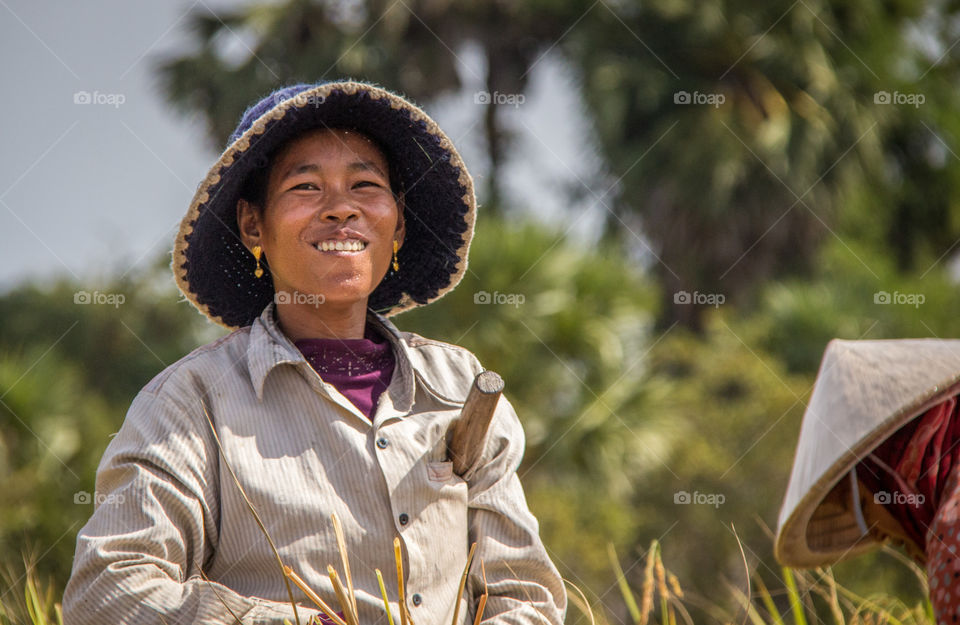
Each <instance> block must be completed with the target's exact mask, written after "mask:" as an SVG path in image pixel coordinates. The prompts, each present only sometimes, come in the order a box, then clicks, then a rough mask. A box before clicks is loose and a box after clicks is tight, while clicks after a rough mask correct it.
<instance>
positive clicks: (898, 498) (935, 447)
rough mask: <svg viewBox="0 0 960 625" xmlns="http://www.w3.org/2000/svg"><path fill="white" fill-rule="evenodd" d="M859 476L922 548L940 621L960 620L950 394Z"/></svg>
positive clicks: (958, 483)
mask: <svg viewBox="0 0 960 625" xmlns="http://www.w3.org/2000/svg"><path fill="white" fill-rule="evenodd" d="M857 476H858V477H859V478H860V479H861V480H862V481H863V482H864V483H865V484H866V485H867V486H869V487H870V488H871V489H872V490H873V492H874V493H875V497H876V499H877V501H878V502H879V503H882V504H884V506H885V507H886V509H887V510H888V511H889V512H890V513H891V514H892V515H893V517H894V518H895V519H897V521H899V522H900V524H901V525H902V526H903V528H904V530H906V532H907V534H908V535H909V536H910V538H911V539H913V541H914V542H916V544H917V545H919V546H920V547H922V548H923V549H924V551H925V553H926V558H927V574H928V577H929V580H930V599H931V602H932V604H933V608H934V614H935V615H936V618H937V623H958V622H960V559H958V557H957V555H958V554H960V514H958V512H960V507H958V506H960V479H958V478H960V416H958V402H957V398H956V397H951V398H949V399H947V400H945V401H943V402H941V403H939V404H937V405H936V406H933V407H932V408H930V409H928V410H927V411H926V412H925V413H923V415H921V416H919V417H917V418H916V419H914V420H912V421H911V422H910V423H908V424H906V425H904V426H903V427H902V428H900V429H899V430H897V431H896V432H895V433H894V434H893V435H892V436H890V438H888V439H887V440H886V441H884V442H883V443H882V444H881V445H880V446H879V447H878V448H877V449H876V450H875V451H874V452H873V454H871V456H870V457H868V458H866V459H864V461H863V462H861V463H860V465H859V466H858V467H857Z"/></svg>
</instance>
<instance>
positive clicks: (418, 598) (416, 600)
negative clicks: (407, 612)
mask: <svg viewBox="0 0 960 625" xmlns="http://www.w3.org/2000/svg"><path fill="white" fill-rule="evenodd" d="M411 598H412V599H413V605H420V604H421V603H423V597H421V596H420V595H419V593H418V594H416V595H414V596H413V597H411Z"/></svg>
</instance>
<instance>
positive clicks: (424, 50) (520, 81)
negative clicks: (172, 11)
mask: <svg viewBox="0 0 960 625" xmlns="http://www.w3.org/2000/svg"><path fill="white" fill-rule="evenodd" d="M586 6H587V3H586V2H585V0H566V1H561V0H535V1H528V2H500V1H498V2H489V1H487V0H468V1H463V0H461V1H458V2H453V0H409V1H407V2H392V1H388V0H353V1H350V0H347V1H343V0H287V1H285V2H280V3H276V4H266V3H264V4H253V5H250V6H248V7H244V8H242V9H230V10H225V11H220V12H217V13H212V12H210V11H209V10H204V11H200V10H198V11H196V12H194V13H192V15H191V18H190V19H191V26H192V29H193V31H194V33H195V36H196V41H197V46H198V49H197V50H196V51H195V52H192V53H190V54H186V55H183V56H180V57H177V58H173V59H168V60H166V61H165V62H163V63H162V64H161V66H160V76H161V79H162V81H163V86H164V91H165V93H166V95H167V97H168V98H169V99H170V101H171V102H172V103H173V104H174V105H175V106H177V107H179V108H181V109H182V110H185V111H187V112H190V113H194V112H200V113H201V114H202V115H203V116H204V119H205V120H206V122H207V126H208V128H209V132H210V138H211V139H212V140H213V142H214V144H215V145H216V146H217V147H219V146H221V145H224V144H225V142H226V140H227V137H228V136H229V135H230V133H231V132H232V131H233V128H234V126H235V125H236V122H237V120H239V118H240V115H241V114H242V113H243V111H244V108H245V107H246V106H248V105H249V104H250V103H251V102H254V101H256V100H257V99H258V98H260V97H263V96H264V95H266V94H267V93H269V92H270V91H271V90H272V89H274V88H276V87H277V86H279V85H283V84H291V83H294V82H316V81H319V80H324V79H327V80H331V79H341V78H343V77H355V78H359V79H363V80H367V81H372V82H375V83H378V84H382V85H385V86H387V88H389V89H391V90H396V91H400V92H403V93H405V94H406V95H408V96H409V97H411V98H414V99H415V100H420V101H426V100H430V99H433V98H436V97H437V96H439V95H442V94H445V93H450V92H453V91H456V90H457V89H459V88H460V87H461V75H462V74H464V73H474V75H473V76H470V77H469V78H470V82H474V83H478V84H480V85H482V91H484V92H486V93H487V94H488V96H489V95H490V94H497V93H499V94H504V95H507V94H520V93H523V91H524V90H525V89H526V86H527V79H528V77H529V72H530V70H531V69H532V68H533V67H534V66H535V65H536V63H537V62H539V60H540V58H541V56H542V55H543V54H544V53H545V52H546V51H547V50H548V49H550V48H551V47H553V45H554V44H555V43H556V41H557V40H558V39H559V38H560V36H561V34H562V33H563V31H564V29H566V28H567V27H568V26H569V25H570V24H571V22H573V21H574V20H576V19H577V17H578V16H579V15H581V14H582V13H583V11H584V8H585V7H586ZM238 41H239V46H241V47H242V48H244V49H245V51H244V52H240V53H238V54H235V55H231V54H230V53H229V51H230V50H234V51H236V50H237V49H238ZM468 43H470V44H474V45H476V46H478V47H479V50H480V52H481V54H482V58H483V62H484V65H485V68H484V70H482V71H484V74H483V75H482V76H481V75H479V74H477V73H475V72H476V70H474V69H471V68H469V67H467V66H466V65H465V64H464V62H463V60H462V59H461V58H460V55H463V54H464V45H465V44H468ZM237 56H239V57H241V60H237V58H236V57H237ZM475 102H478V103H481V104H482V103H483V102H482V99H481V96H480V95H479V93H478V94H475ZM487 102H489V98H487ZM500 108H501V107H498V106H495V105H489V106H485V107H484V108H483V129H484V136H485V139H486V144H487V155H488V157H489V173H488V177H487V181H486V188H485V191H486V193H485V198H484V199H485V204H488V205H489V206H490V207H497V206H501V205H502V204H501V203H500V202H499V176H498V170H499V167H500V164H501V163H502V162H503V160H504V158H505V154H506V151H507V146H508V143H509V139H510V137H509V132H508V130H507V129H506V128H505V127H504V124H503V123H502V121H501V119H500V113H499V112H500ZM494 210H495V208H494Z"/></svg>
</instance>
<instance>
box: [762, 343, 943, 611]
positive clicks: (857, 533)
mask: <svg viewBox="0 0 960 625" xmlns="http://www.w3.org/2000/svg"><path fill="white" fill-rule="evenodd" d="M958 394H960V340H939V339H902V340H884V341H842V340H834V341H831V342H830V344H829V345H828V346H827V350H826V352H825V354H824V357H823V361H822V363H821V365H820V371H819V373H818V374H817V381H816V384H815V386H814V390H813V395H812V396H811V398H810V403H809V405H808V406H807V410H806V413H805V414H804V417H803V425H802V427H801V431H800V440H799V442H798V444H797V451H796V456H795V459H794V463H793V470H792V472H791V476H790V482H789V485H788V487H787V493H786V496H785V499H784V503H783V507H782V508H781V511H780V519H779V524H778V531H777V537H776V544H775V553H776V557H777V559H778V560H779V561H780V562H781V563H782V564H784V565H786V566H791V567H796V568H810V567H816V566H823V565H827V564H833V563H835V562H839V561H840V560H843V559H846V558H849V557H852V556H855V555H857V554H861V553H864V552H866V551H869V550H871V549H873V548H875V547H877V546H878V545H879V544H881V543H884V542H888V543H892V544H896V545H899V546H901V547H902V548H903V549H904V550H905V551H906V552H907V554H909V555H910V556H911V557H912V558H913V559H914V560H915V561H916V562H917V563H918V564H920V565H921V566H925V567H926V570H927V574H928V578H929V588H930V600H931V603H932V605H933V608H934V613H935V616H936V619H937V623H941V624H943V623H957V622H960V559H958V556H960V415H958V404H957V396H958Z"/></svg>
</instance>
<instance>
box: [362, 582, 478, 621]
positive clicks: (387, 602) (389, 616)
mask: <svg viewBox="0 0 960 625" xmlns="http://www.w3.org/2000/svg"><path fill="white" fill-rule="evenodd" d="M374 571H375V572H376V574H377V584H378V585H379V586H380V596H381V597H383V610H384V611H385V612H386V613H387V621H389V622H390V625H394V623H393V614H391V613H390V599H388V598H387V588H386V586H384V585H383V573H381V572H380V569H374ZM459 605H460V604H459V600H458V603H457V606H458V607H459Z"/></svg>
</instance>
